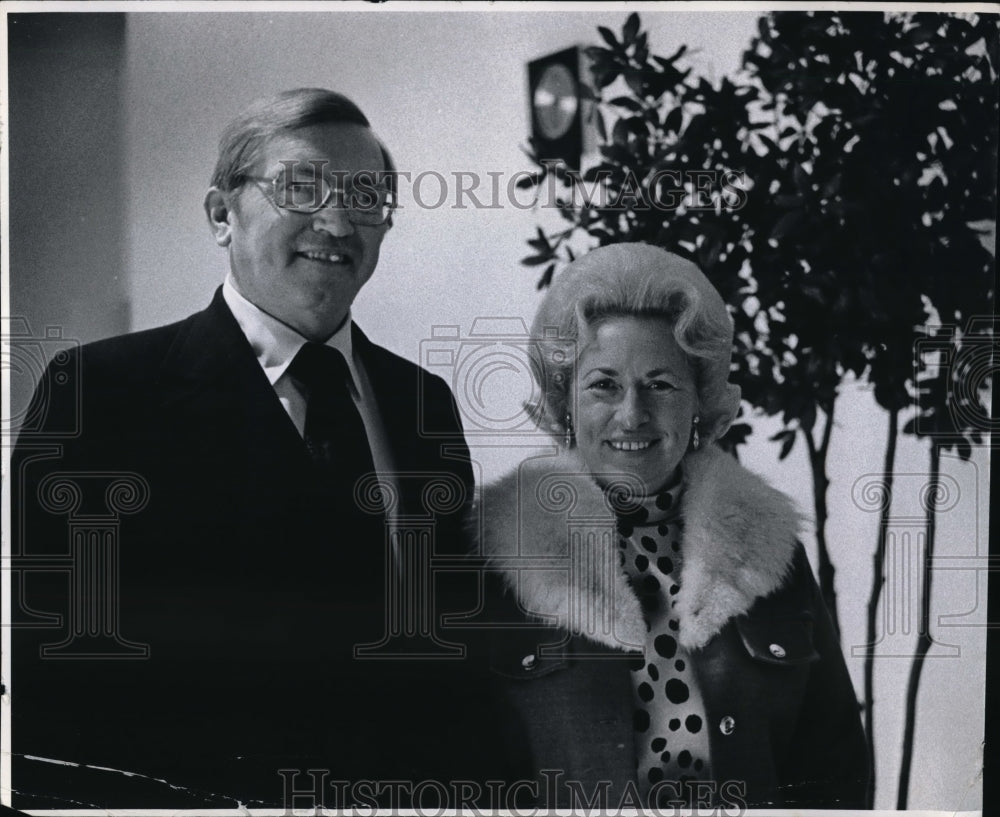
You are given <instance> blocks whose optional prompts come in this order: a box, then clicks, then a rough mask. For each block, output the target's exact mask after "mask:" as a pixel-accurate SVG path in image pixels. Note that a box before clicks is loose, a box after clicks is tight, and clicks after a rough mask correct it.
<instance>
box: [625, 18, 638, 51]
mask: <svg viewBox="0 0 1000 817" xmlns="http://www.w3.org/2000/svg"><path fill="white" fill-rule="evenodd" d="M638 33H639V15H638V14H637V13H636V12H634V11H633V12H632V13H631V14H630V15H629V16H628V19H627V20H626V21H625V26H624V27H623V28H622V41H623V42H624V43H625V44H626V45H629V44H631V43H633V42H635V35H636V34H638Z"/></svg>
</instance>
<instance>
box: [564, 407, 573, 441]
mask: <svg viewBox="0 0 1000 817" xmlns="http://www.w3.org/2000/svg"><path fill="white" fill-rule="evenodd" d="M563 443H564V444H565V446H566V447H567V448H571V447H572V445H573V418H572V417H570V416H569V413H568V412H567V414H566V433H565V436H564V437H563Z"/></svg>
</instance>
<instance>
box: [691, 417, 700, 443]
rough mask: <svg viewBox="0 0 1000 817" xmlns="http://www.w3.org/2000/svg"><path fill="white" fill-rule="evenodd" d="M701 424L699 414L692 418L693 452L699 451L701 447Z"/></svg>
mask: <svg viewBox="0 0 1000 817" xmlns="http://www.w3.org/2000/svg"><path fill="white" fill-rule="evenodd" d="M699 422H700V418H699V417H698V415H697V414H696V415H695V416H694V417H692V418H691V450H692V451H697V450H698V448H699V447H700V446H701V437H700V436H699V434H698V423H699Z"/></svg>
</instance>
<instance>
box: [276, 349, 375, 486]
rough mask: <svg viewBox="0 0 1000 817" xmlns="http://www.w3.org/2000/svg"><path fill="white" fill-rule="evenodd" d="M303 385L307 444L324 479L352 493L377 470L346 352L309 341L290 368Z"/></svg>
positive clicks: (291, 372) (290, 371) (290, 372)
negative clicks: (351, 389)
mask: <svg viewBox="0 0 1000 817" xmlns="http://www.w3.org/2000/svg"><path fill="white" fill-rule="evenodd" d="M288 372H289V374H291V375H292V377H294V378H295V379H296V380H298V381H299V383H301V384H302V385H303V386H305V388H306V392H307V394H306V400H307V403H306V406H307V408H306V424H305V433H304V435H303V436H304V438H305V443H306V448H307V449H308V450H309V456H310V457H311V458H312V460H313V462H314V463H316V465H317V466H318V467H319V469H320V471H321V472H322V473H323V475H324V476H326V477H327V478H330V479H332V480H333V481H334V482H336V483H338V484H339V486H340V487H341V489H342V490H343V489H346V490H347V491H348V492H349V495H350V496H353V495H354V492H355V489H356V483H357V481H358V480H359V479H361V478H362V477H364V476H366V475H368V474H371V473H372V472H374V471H375V463H374V461H373V460H372V453H371V447H370V446H369V444H368V435H367V433H366V432H365V425H364V423H363V422H362V420H361V415H360V413H359V412H358V408H357V406H356V405H355V404H354V400H353V399H352V398H351V392H350V388H349V386H348V384H349V383H350V381H351V375H350V370H349V369H348V368H347V361H345V360H344V356H343V355H342V354H341V353H340V352H339V351H337V350H336V349H334V348H332V347H330V346H324V345H322V344H319V343H307V344H305V345H304V346H303V347H302V348H301V349H300V350H299V353H298V354H297V355H296V356H295V359H294V360H293V361H292V363H291V365H290V366H289V367H288Z"/></svg>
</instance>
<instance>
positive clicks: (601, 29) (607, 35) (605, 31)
mask: <svg viewBox="0 0 1000 817" xmlns="http://www.w3.org/2000/svg"><path fill="white" fill-rule="evenodd" d="M597 33H598V34H600V35H601V36H602V37H603V38H604V42H606V43H607V44H608V45H610V46H611V47H612V48H613V49H614V50H615V51H618V50H619V49H620V48H621V45H620V43H619V42H618V38H617V37H615V35H614V32H612V31H611V29H610V28H606V27H605V26H598V27H597Z"/></svg>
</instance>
